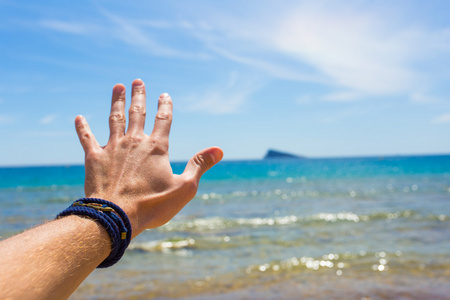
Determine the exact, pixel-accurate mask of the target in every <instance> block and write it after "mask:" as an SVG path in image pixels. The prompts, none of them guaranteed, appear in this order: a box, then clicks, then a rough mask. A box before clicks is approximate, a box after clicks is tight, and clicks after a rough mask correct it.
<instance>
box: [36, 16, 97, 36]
mask: <svg viewBox="0 0 450 300" xmlns="http://www.w3.org/2000/svg"><path fill="white" fill-rule="evenodd" d="M38 25H39V26H41V27H43V28H46V29H51V30H54V31H59V32H63V33H69V34H87V33H92V32H93V31H94V30H95V31H98V29H99V27H98V26H95V25H93V24H87V23H80V22H71V21H61V20H55V19H45V20H40V21H39V22H38Z"/></svg>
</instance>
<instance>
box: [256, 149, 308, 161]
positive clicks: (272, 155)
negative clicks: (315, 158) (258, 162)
mask: <svg viewBox="0 0 450 300" xmlns="http://www.w3.org/2000/svg"><path fill="white" fill-rule="evenodd" d="M274 158H290V159H306V157H305V156H300V155H296V154H292V153H287V152H282V151H278V150H273V149H269V150H267V153H266V155H265V156H264V159H274Z"/></svg>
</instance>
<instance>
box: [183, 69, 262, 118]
mask: <svg viewBox="0 0 450 300" xmlns="http://www.w3.org/2000/svg"><path fill="white" fill-rule="evenodd" d="M260 87H261V85H260V83H258V82H257V81H256V80H248V79H246V78H245V77H244V76H240V75H239V74H238V73H232V74H230V77H229V81H228V83H227V84H226V85H224V86H213V87H210V88H209V89H207V90H205V91H204V92H203V93H200V94H196V95H190V96H187V97H185V98H184V99H182V100H183V102H185V103H186V104H187V106H186V109H187V110H189V111H193V112H206V113H210V114H233V113H239V112H240V111H241V109H242V106H243V105H244V104H245V103H246V102H247V101H248V99H250V95H251V94H253V93H254V92H255V91H256V90H258V89H259V88H260Z"/></svg>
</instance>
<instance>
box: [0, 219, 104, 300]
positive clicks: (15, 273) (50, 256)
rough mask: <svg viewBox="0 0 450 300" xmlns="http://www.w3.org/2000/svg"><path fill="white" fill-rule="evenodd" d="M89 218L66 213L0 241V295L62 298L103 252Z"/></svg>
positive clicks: (101, 240)
mask: <svg viewBox="0 0 450 300" xmlns="http://www.w3.org/2000/svg"><path fill="white" fill-rule="evenodd" d="M110 251H111V240H110V237H109V236H108V234H107V232H106V230H105V229H104V228H103V227H102V226H101V225H99V224H98V223H97V222H95V221H93V220H89V219H86V218H81V217H78V216H67V217H64V218H61V219H58V220H55V221H52V222H49V223H46V224H43V225H41V226H39V227H36V228H33V229H30V230H28V231H26V232H24V233H22V234H19V235H17V236H14V237H12V238H9V239H7V240H5V241H2V242H1V246H0V266H2V269H3V270H4V271H3V272H1V273H0V298H2V299H7V298H11V299H25V298H27V299H30V298H29V295H33V296H34V297H35V298H36V299H64V298H67V297H69V296H70V295H71V294H72V293H73V291H75V289H76V288H77V287H78V286H79V285H80V284H81V282H82V281H83V280H84V279H85V278H86V277H87V276H88V275H89V274H90V273H91V272H92V271H93V270H94V269H95V268H96V267H97V266H98V265H99V264H100V263H101V262H102V261H103V260H104V259H105V258H106V257H107V256H108V255H109V253H110Z"/></svg>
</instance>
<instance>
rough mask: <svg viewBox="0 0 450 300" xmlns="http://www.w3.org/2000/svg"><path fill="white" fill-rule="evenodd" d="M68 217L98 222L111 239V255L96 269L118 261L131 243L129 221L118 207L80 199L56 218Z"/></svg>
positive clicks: (107, 203)
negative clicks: (82, 217) (76, 216)
mask: <svg viewBox="0 0 450 300" xmlns="http://www.w3.org/2000/svg"><path fill="white" fill-rule="evenodd" d="M116 213H117V214H116ZM68 215H78V216H84V217H88V218H91V219H93V220H95V221H97V222H99V223H100V224H101V225H102V226H103V227H104V228H105V229H106V231H107V232H108V234H109V237H110V238H111V253H110V254H109V256H108V257H107V258H106V259H105V260H104V261H103V262H102V263H101V264H100V265H99V266H98V267H97V268H107V267H110V266H112V265H114V264H115V263H116V262H118V261H119V259H120V258H121V257H122V256H123V254H124V252H125V249H127V247H128V245H129V244H130V241H131V224H130V220H129V219H128V216H127V215H126V213H125V212H124V211H123V210H122V209H121V208H120V207H119V206H117V205H116V204H114V203H112V202H109V201H106V200H103V199H99V198H81V199H78V200H77V201H75V202H74V203H72V205H71V206H69V207H68V208H67V209H65V210H63V211H62V212H61V213H60V214H58V215H57V216H56V218H57V219H58V218H62V217H64V216H68Z"/></svg>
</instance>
